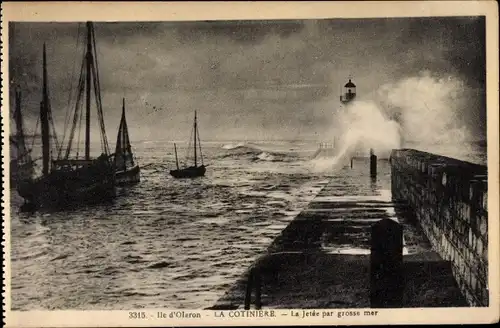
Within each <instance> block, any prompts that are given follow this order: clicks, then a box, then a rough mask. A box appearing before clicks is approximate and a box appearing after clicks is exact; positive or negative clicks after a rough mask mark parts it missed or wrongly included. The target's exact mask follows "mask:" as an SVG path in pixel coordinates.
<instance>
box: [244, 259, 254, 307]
mask: <svg viewBox="0 0 500 328" xmlns="http://www.w3.org/2000/svg"><path fill="white" fill-rule="evenodd" d="M253 275H254V272H253V268H251V269H250V271H249V272H248V278H247V290H246V293H245V310H250V304H251V303H252V289H253Z"/></svg>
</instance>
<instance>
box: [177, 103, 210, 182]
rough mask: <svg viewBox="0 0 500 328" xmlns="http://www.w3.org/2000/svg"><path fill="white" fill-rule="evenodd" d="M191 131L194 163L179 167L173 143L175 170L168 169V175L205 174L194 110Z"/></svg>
mask: <svg viewBox="0 0 500 328" xmlns="http://www.w3.org/2000/svg"><path fill="white" fill-rule="evenodd" d="M193 131H194V165H193V166H189V167H184V168H182V169H181V168H180V167H179V159H178V157H177V147H176V145H175V144H174V150H175V162H176V166H177V170H171V171H170V175H172V176H173V177H174V178H195V177H201V176H204V175H205V171H206V166H205V165H204V164H203V154H202V153H201V144H200V134H199V133H198V123H197V117H196V111H195V112H194V124H193ZM197 144H198V145H197ZM198 147H199V151H200V157H201V165H200V166H198Z"/></svg>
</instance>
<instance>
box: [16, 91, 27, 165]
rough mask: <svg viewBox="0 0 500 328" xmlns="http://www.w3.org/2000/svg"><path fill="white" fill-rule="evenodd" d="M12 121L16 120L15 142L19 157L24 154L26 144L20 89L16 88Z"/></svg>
mask: <svg viewBox="0 0 500 328" xmlns="http://www.w3.org/2000/svg"><path fill="white" fill-rule="evenodd" d="M14 121H15V122H16V143H17V149H18V151H20V154H21V155H19V156H20V157H22V156H24V155H25V154H24V153H25V152H26V146H25V142H24V128H23V117H22V114H21V91H20V90H18V89H16V111H15V112H14Z"/></svg>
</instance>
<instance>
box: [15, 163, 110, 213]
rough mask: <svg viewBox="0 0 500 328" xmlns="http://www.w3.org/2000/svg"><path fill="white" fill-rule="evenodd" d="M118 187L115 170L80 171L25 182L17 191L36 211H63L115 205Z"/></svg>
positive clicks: (57, 172)
mask: <svg viewBox="0 0 500 328" xmlns="http://www.w3.org/2000/svg"><path fill="white" fill-rule="evenodd" d="M115 183H116V182H115V176H114V172H113V170H112V169H111V167H109V168H105V169H103V168H96V167H93V168H90V169H89V168H80V169H76V170H69V171H62V170H56V171H52V172H50V173H49V174H48V175H46V176H43V177H40V178H37V179H34V180H30V181H22V182H20V183H19V185H18V187H17V191H18V193H19V195H20V196H21V197H23V198H24V200H25V202H26V203H27V204H30V206H31V207H32V208H46V209H59V208H67V207H69V206H72V207H73V206H75V205H80V204H98V203H104V202H107V201H111V200H113V199H114V198H115V197H116V189H115Z"/></svg>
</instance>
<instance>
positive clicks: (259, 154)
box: [220, 143, 298, 162]
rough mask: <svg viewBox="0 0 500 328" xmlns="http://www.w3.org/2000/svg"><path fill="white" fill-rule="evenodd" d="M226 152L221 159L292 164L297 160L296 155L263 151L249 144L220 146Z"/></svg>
mask: <svg viewBox="0 0 500 328" xmlns="http://www.w3.org/2000/svg"><path fill="white" fill-rule="evenodd" d="M222 148H223V149H224V150H225V151H226V152H225V154H222V155H221V156H220V157H222V158H228V157H229V158H248V159H250V160H252V161H264V162H292V161H296V160H297V159H298V156H297V154H293V153H286V152H277V151H271V150H267V149H266V150H264V149H261V148H260V147H258V146H257V145H253V144H249V143H238V144H227V145H224V146H222Z"/></svg>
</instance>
